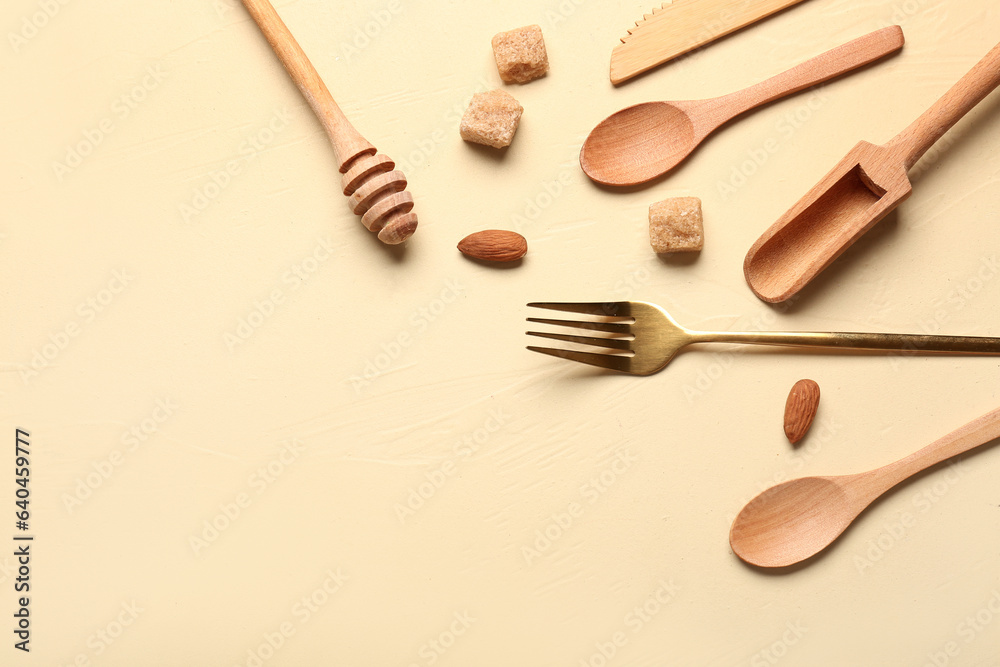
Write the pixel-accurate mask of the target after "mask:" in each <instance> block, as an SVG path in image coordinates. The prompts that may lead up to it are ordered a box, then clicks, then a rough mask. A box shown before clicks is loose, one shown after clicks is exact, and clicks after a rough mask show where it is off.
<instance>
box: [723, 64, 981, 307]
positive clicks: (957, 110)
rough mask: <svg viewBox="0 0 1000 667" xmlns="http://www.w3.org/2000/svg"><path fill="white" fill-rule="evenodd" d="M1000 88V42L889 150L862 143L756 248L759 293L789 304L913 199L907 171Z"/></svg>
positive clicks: (750, 276) (748, 264)
mask: <svg viewBox="0 0 1000 667" xmlns="http://www.w3.org/2000/svg"><path fill="white" fill-rule="evenodd" d="M998 85H1000V45H997V46H996V47H994V48H993V50H992V51H990V52H989V53H988V54H987V55H986V57H985V58H983V59H982V60H981V61H979V63H978V64H977V65H976V66H975V67H973V68H972V70H971V71H970V72H969V73H968V74H966V75H965V76H964V77H962V78H961V79H960V80H959V82H958V83H956V84H955V85H954V86H953V87H952V89H951V90H949V91H948V92H947V93H945V94H944V96H943V97H942V98H941V99H939V100H938V101H937V102H935V103H934V105H933V106H932V107H931V108H930V109H928V110H927V111H926V112H924V114H923V115H922V116H920V118H918V119H917V120H916V121H914V122H913V124H911V125H910V126H909V127H908V128H906V129H905V130H903V131H902V132H901V133H900V134H899V135H897V136H896V137H895V138H894V139H892V140H891V141H890V142H889V143H887V144H885V145H883V146H875V145H873V144H870V143H868V142H866V141H862V142H861V143H859V144H858V145H857V146H855V147H854V148H853V149H852V150H851V152H850V153H848V154H847V157H845V158H844V159H843V160H841V161H840V163H839V164H838V165H837V166H836V167H834V168H833V171H831V172H830V173H829V174H827V175H826V176H825V177H824V178H823V180H822V181H820V182H819V183H818V184H817V185H816V186H815V187H814V188H813V189H812V190H810V191H809V192H808V193H806V195H805V197H803V198H802V199H801V200H799V202H798V203H797V204H796V205H795V206H793V207H792V208H791V210H789V211H788V212H787V213H785V214H784V215H783V216H782V217H781V218H780V219H779V220H778V221H777V222H775V223H774V224H773V225H771V227H770V228H769V229H768V230H767V231H766V232H764V234H763V236H761V237H760V238H759V239H758V240H757V242H756V243H755V244H754V245H753V247H752V248H750V252H748V253H747V256H746V259H745V260H744V262H743V273H744V275H745V277H746V281H747V284H748V285H750V289H751V290H753V292H754V294H756V295H757V296H758V297H760V298H761V299H763V300H764V301H768V302H771V303H776V302H779V301H785V300H786V299H788V298H789V297H791V296H793V295H795V294H797V293H798V292H799V290H801V289H802V288H803V287H805V286H806V285H807V284H808V283H809V281H811V280H812V279H813V278H815V277H816V276H817V275H818V274H819V273H820V272H821V271H822V270H823V269H825V268H826V267H827V266H829V265H830V263H831V262H833V260H835V259H836V258H837V257H838V256H840V254H841V253H842V252H844V251H845V250H846V249H847V248H848V247H850V246H851V244H852V243H854V242H855V241H856V240H857V239H858V238H859V237H860V236H861V235H862V234H864V233H865V232H866V231H868V230H869V229H870V228H871V227H872V225H874V224H875V223H876V222H878V221H879V220H881V219H882V218H884V217H885V216H886V215H888V214H889V212H890V211H892V210H893V209H894V208H896V207H897V206H898V205H899V204H900V203H901V202H902V201H903V200H905V199H906V198H907V197H909V196H910V194H911V192H912V187H911V186H910V179H909V178H908V177H907V175H906V172H907V171H908V170H909V169H910V167H912V166H913V165H914V164H916V162H917V160H919V159H920V157H921V156H922V155H923V154H924V153H926V152H927V150H928V149H929V148H930V147H931V146H933V145H934V142H936V141H937V140H938V139H940V138H941V137H942V135H944V133H945V132H947V131H948V130H949V129H950V128H951V126H952V125H954V124H955V123H957V122H958V121H959V119H961V118H962V116H964V115H965V114H967V113H968V112H969V111H971V110H972V108H973V107H975V106H976V105H977V104H979V103H980V102H981V101H982V100H983V98H985V97H986V96H987V95H989V93H990V92H991V91H992V90H993V89H994V88H996V87H997V86H998Z"/></svg>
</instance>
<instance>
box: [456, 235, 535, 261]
mask: <svg viewBox="0 0 1000 667" xmlns="http://www.w3.org/2000/svg"><path fill="white" fill-rule="evenodd" d="M458 249H459V250H460V251H461V252H462V254H463V255H465V256H467V257H472V258H473V259H482V260H486V261H488V262H513V261H514V260H517V259H521V258H522V257H524V254H525V253H526V252H528V242H527V241H526V240H525V238H524V237H523V236H521V235H520V234H518V233H517V232H508V231H504V230H502V229H485V230H483V231H481V232H476V233H475V234H470V235H469V236H466V237H465V238H464V239H462V240H461V241H459V243H458Z"/></svg>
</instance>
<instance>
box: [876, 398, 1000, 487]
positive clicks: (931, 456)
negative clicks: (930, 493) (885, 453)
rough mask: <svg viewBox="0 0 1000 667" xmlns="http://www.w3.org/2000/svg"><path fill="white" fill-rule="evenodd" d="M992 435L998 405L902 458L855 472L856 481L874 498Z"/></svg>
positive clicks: (999, 426)
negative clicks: (857, 473)
mask: <svg viewBox="0 0 1000 667" xmlns="http://www.w3.org/2000/svg"><path fill="white" fill-rule="evenodd" d="M996 438H1000V408H997V409H996V410H993V411H992V412H988V413H986V414H985V415H983V416H982V417H980V418H979V419H975V420H973V421H971V422H969V423H968V424H966V425H965V426H962V427H961V428H959V429H956V430H954V431H952V432H951V433H949V434H948V435H946V436H944V437H942V438H938V439H937V440H935V441H934V442H932V443H931V444H929V445H927V446H926V447H924V448H923V449H921V450H918V451H916V452H914V453H912V454H910V455H909V456H907V457H906V458H902V459H900V460H898V461H896V462H894V463H890V464H889V465H886V466H882V467H881V468H877V469H875V470H872V471H870V472H868V473H862V475H859V478H860V479H859V482H860V483H861V484H863V485H864V486H865V487H867V489H866V490H867V491H869V492H870V497H871V498H872V499H874V498H876V497H878V496H880V495H882V494H883V493H884V492H886V491H888V490H889V489H891V488H892V487H894V486H896V485H897V484H899V483H900V482H902V481H903V480H904V479H907V478H909V477H912V476H913V475H915V474H917V473H918V472H920V471H921V470H925V469H926V468H929V467H931V466H933V465H936V464H938V463H941V462H942V461H947V460H948V459H950V458H951V457H953V456H958V455H959V454H964V453H965V452H967V451H969V450H971V449H975V448H976V447H979V446H981V445H985V444H986V443H988V442H990V441H991V440H995V439H996Z"/></svg>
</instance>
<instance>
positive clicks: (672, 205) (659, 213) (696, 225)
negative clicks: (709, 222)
mask: <svg viewBox="0 0 1000 667" xmlns="http://www.w3.org/2000/svg"><path fill="white" fill-rule="evenodd" d="M704 243H705V229H704V227H703V226H702V218H701V200H700V199H698V198H697V197H674V198H672V199H664V200H663V201H658V202H656V203H655V204H651V205H650V207H649V244H650V245H651V246H653V250H655V251H656V252H658V253H663V252H692V251H698V250H701V248H702V246H703V245H704Z"/></svg>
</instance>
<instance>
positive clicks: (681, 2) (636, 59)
mask: <svg viewBox="0 0 1000 667" xmlns="http://www.w3.org/2000/svg"><path fill="white" fill-rule="evenodd" d="M800 2H802V0H674V1H673V2H671V3H663V6H662V7H656V8H654V9H653V11H652V12H651V13H650V14H647V15H646V16H644V17H643V18H642V19H641V20H639V21H636V22H635V27H634V28H631V29H630V30H629V31H628V35H627V36H626V37H622V39H621V42H622V43H621V44H619V45H618V46H616V47H615V49H614V50H613V51H612V52H611V83H613V84H615V85H618V84H619V83H621V82H623V81H626V80H628V79H631V78H632V77H633V76H636V75H637V74H641V73H642V72H645V71H646V70H649V69H652V68H654V67H656V66H657V65H662V64H663V63H665V62H667V61H668V60H672V59H674V58H676V57H677V56H679V55H682V54H685V53H687V52H689V51H693V50H694V49H697V48H698V47H700V46H704V45H705V44H708V43H710V42H714V41H715V40H717V39H719V38H720V37H723V36H724V35H728V34H729V33H731V32H735V31H737V30H739V29H740V28H743V27H746V26H748V25H750V24H751V23H754V22H755V21H759V20H761V19H763V18H766V17H768V16H770V15H771V14H774V13H775V12H779V11H781V10H782V9H785V8H787V7H791V6H792V5H797V4H798V3H800Z"/></svg>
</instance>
